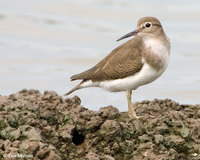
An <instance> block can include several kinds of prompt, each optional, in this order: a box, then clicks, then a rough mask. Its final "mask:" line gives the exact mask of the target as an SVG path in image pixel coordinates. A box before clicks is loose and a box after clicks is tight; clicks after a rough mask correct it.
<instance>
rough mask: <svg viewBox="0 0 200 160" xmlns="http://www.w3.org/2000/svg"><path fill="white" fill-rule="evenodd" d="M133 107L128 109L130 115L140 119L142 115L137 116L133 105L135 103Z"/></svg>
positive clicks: (132, 117)
mask: <svg viewBox="0 0 200 160" xmlns="http://www.w3.org/2000/svg"><path fill="white" fill-rule="evenodd" d="M131 108H132V109H130V110H129V111H128V115H129V117H130V118H131V119H139V118H140V116H137V114H136V113H135V110H134V107H133V104H132V105H131Z"/></svg>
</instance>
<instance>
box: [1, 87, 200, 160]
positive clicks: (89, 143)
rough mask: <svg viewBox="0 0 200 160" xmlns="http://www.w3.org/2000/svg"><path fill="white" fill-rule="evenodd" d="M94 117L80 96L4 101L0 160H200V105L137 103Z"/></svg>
mask: <svg viewBox="0 0 200 160" xmlns="http://www.w3.org/2000/svg"><path fill="white" fill-rule="evenodd" d="M135 106H136V108H137V109H136V113H137V115H139V116H140V118H139V119H130V118H129V117H128V115H127V113H125V112H124V113H120V112H119V111H118V109H117V108H115V107H114V106H107V107H102V108H101V109H100V110H99V111H91V110H88V109H87V108H84V107H83V106H81V100H80V98H79V97H77V96H75V97H73V98H66V99H63V97H61V96H59V95H58V94H57V93H55V92H48V91H46V92H44V93H43V94H41V93H40V92H39V91H37V90H26V89H24V90H22V91H20V92H18V93H15V94H12V95H10V96H0V159H16V158H19V159H36V160H37V159H38V160H39V159H42V160H43V159H44V160H62V159H63V160H80V159H81V160H200V105H180V104H178V103H177V102H174V101H172V100H170V99H166V100H158V99H155V100H154V101H142V102H138V103H135Z"/></svg>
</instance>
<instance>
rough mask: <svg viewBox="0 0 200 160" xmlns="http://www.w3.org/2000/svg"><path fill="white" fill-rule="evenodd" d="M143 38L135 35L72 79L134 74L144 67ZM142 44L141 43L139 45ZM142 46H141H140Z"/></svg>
mask: <svg viewBox="0 0 200 160" xmlns="http://www.w3.org/2000/svg"><path fill="white" fill-rule="evenodd" d="M141 43H142V40H141V38H140V37H135V38H134V39H131V40H129V41H127V42H126V43H124V44H122V45H120V46H119V47H117V48H116V49H114V50H113V51H112V52H111V53H110V54H109V55H108V56H107V57H105V58H104V59H103V60H102V61H100V62H99V63H98V64H97V65H95V66H94V67H92V68H91V69H89V70H87V71H85V72H82V73H80V74H77V75H74V76H72V77H71V80H77V79H83V80H89V79H90V80H92V81H102V80H114V79H118V78H125V77H127V76H130V75H134V74H135V73H137V72H138V71H140V69H141V68H142V66H143V64H142V46H141ZM139 44H140V45H139ZM140 46H141V47H140Z"/></svg>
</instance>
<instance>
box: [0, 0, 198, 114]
mask: <svg viewBox="0 0 200 160" xmlns="http://www.w3.org/2000/svg"><path fill="white" fill-rule="evenodd" d="M143 16H155V17H157V18H158V19H159V20H160V21H161V22H162V25H163V27H164V30H165V32H166V33H167V35H168V36H169V37H170V39H171V43H172V50H171V59H170V64H169V66H168V68H167V70H166V72H165V73H164V74H163V75H162V76H161V77H160V78H159V79H158V80H156V81H155V82H153V83H151V84H149V85H146V86H143V87H140V88H138V89H137V90H136V91H133V101H135V102H136V101H141V100H144V99H145V100H152V99H154V98H158V99H165V98H171V99H173V100H175V101H177V102H179V103H184V104H185V103H186V104H196V103H200V1H199V0H190V1H188V0H168V1H161V0H150V1H145V0H42V1H41V0H17V1H16V0H0V94H1V95H9V94H11V93H15V92H17V91H19V90H21V89H23V88H27V89H31V88H34V89H39V90H40V91H41V92H43V91H44V90H54V91H56V92H57V93H59V94H60V95H63V94H64V93H65V92H67V91H68V90H70V89H71V88H72V87H74V86H75V85H76V84H78V83H79V82H77V81H75V82H70V76H71V75H73V74H76V73H79V72H82V71H84V70H86V69H88V68H90V67H92V66H93V65H95V64H96V63H97V62H98V61H100V60H101V59H102V58H103V57H105V56H106V55H107V54H108V53H109V52H110V51H111V50H113V49H114V48H115V47H117V46H118V45H119V44H121V43H123V42H124V41H122V42H116V40H117V39H118V38H119V37H121V36H122V35H124V34H126V33H128V32H130V31H132V30H134V29H135V27H136V22H137V20H138V19H139V18H141V17H143ZM74 95H78V96H80V97H81V99H82V105H84V106H85V107H87V108H89V109H93V110H98V109H99V108H100V107H102V106H107V105H111V104H112V105H115V106H116V107H118V108H119V110H120V111H126V110H127V101H126V95H125V93H124V92H121V93H110V92H107V91H104V90H102V89H99V88H88V89H83V90H79V91H77V92H74V93H73V94H72V95H71V96H74Z"/></svg>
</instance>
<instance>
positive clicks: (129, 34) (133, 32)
mask: <svg viewBox="0 0 200 160" xmlns="http://www.w3.org/2000/svg"><path fill="white" fill-rule="evenodd" d="M137 33H138V31H137V29H136V30H134V31H132V32H130V33H128V34H126V35H124V36H122V37H121V38H119V39H118V40H117V41H120V40H122V39H124V38H128V37H130V36H135V35H137Z"/></svg>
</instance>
